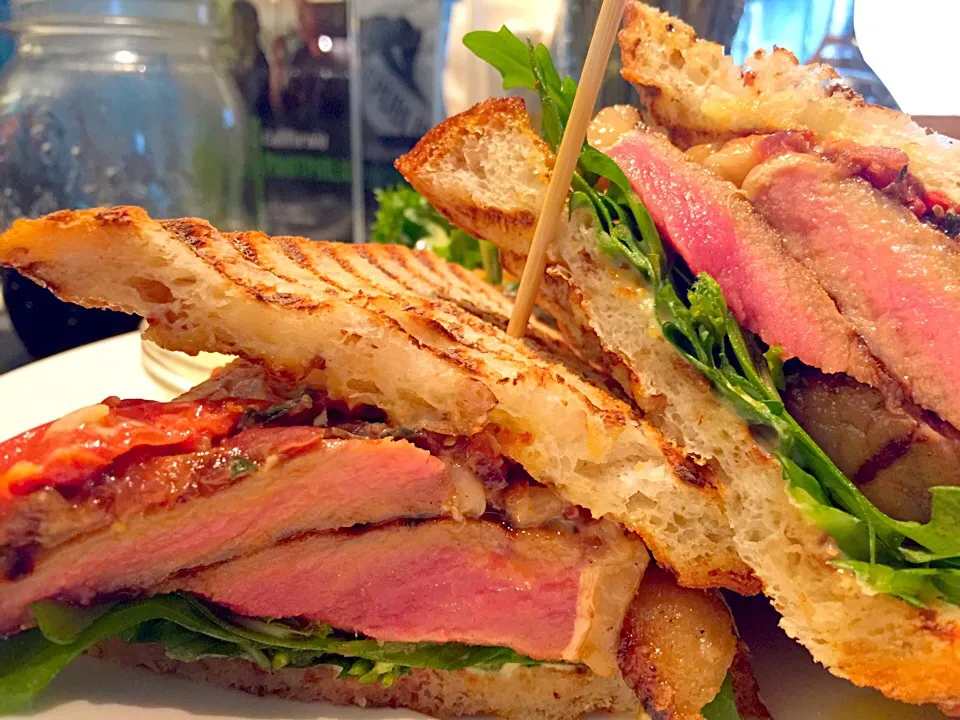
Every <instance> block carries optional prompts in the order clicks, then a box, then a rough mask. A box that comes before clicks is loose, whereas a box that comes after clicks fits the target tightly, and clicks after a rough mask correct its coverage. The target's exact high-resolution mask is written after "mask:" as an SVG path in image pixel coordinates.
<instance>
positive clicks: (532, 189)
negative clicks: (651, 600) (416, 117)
mask: <svg viewBox="0 0 960 720" xmlns="http://www.w3.org/2000/svg"><path fill="white" fill-rule="evenodd" d="M465 42H466V43H467V44H468V45H469V46H470V47H471V48H472V49H473V50H474V52H476V53H477V54H478V55H480V56H481V57H483V58H484V59H487V60H488V61H489V62H491V63H492V64H494V65H495V66H496V67H497V68H498V69H499V70H501V72H502V73H503V74H504V79H505V86H506V87H516V86H526V87H529V88H531V89H534V90H536V91H537V92H539V93H540V95H541V100H542V101H543V117H544V121H543V127H542V136H541V135H540V134H538V133H536V132H534V131H533V130H532V129H531V127H530V125H529V121H528V119H527V116H526V113H525V111H524V107H523V104H522V103H521V102H520V101H519V100H516V99H500V100H491V101H488V102H486V103H483V104H481V105H479V106H477V107H476V108H474V109H472V110H470V111H468V112H466V113H464V114H463V115H461V116H459V117H456V118H452V119H450V120H448V121H446V122H445V123H443V124H441V125H440V126H439V127H437V128H435V129H434V130H433V131H431V133H430V134H428V135H427V136H426V137H425V138H424V139H423V141H422V142H421V143H420V145H419V146H418V147H417V148H416V149H415V150H414V151H413V152H411V153H410V154H409V155H408V156H406V157H405V158H403V159H401V161H400V162H399V163H398V167H399V169H400V170H401V171H402V172H403V174H404V175H405V176H406V177H407V179H408V180H409V181H410V182H411V183H412V184H413V186H414V187H415V188H417V189H418V190H419V191H420V192H421V193H422V194H424V195H425V196H426V197H427V199H428V200H429V201H430V202H431V203H432V204H433V205H434V206H435V207H437V208H438V209H439V210H440V211H441V212H443V213H444V214H446V215H447V216H448V217H449V218H450V219H451V220H452V221H453V222H454V223H455V224H457V225H458V226H459V227H460V228H462V229H463V230H465V231H467V232H469V233H471V234H472V235H474V236H476V237H478V238H482V239H485V240H490V241H493V242H494V243H496V244H497V245H498V246H499V247H500V248H501V257H502V258H503V260H504V262H505V265H506V266H507V268H508V269H510V270H512V271H513V272H514V273H516V272H518V271H519V270H520V268H522V266H523V263H524V258H525V255H526V253H527V250H528V247H529V244H530V240H531V236H532V228H533V227H534V225H535V223H536V219H537V213H538V209H539V207H540V205H541V203H542V201H543V198H544V195H545V192H546V183H547V179H548V178H549V176H550V172H551V167H552V163H553V159H554V152H555V150H556V148H557V146H558V141H559V137H560V136H561V135H562V132H563V128H564V124H565V122H566V118H567V116H568V115H569V107H570V100H571V98H572V90H573V89H574V88H575V84H574V83H573V82H572V81H570V80H569V79H567V80H563V81H561V79H560V78H559V77H558V76H557V74H556V71H555V70H553V68H552V66H551V65H550V64H549V58H548V56H547V55H546V53H545V52H543V50H542V49H536V48H532V47H528V46H527V45H526V44H524V43H523V42H521V41H520V40H518V39H517V38H515V37H514V36H512V35H511V34H510V33H509V32H508V31H507V30H506V29H503V30H501V31H500V32H498V33H489V32H484V33H474V34H472V35H470V36H468V37H467V38H466V39H465ZM620 44H621V51H622V56H623V63H624V67H623V75H624V77H626V78H627V79H628V80H630V81H631V82H632V83H633V84H634V85H635V87H636V89H637V90H638V92H639V94H640V99H641V103H642V108H643V111H642V113H641V111H639V110H637V109H634V108H628V107H617V108H609V109H606V110H604V111H602V112H601V113H600V114H599V115H598V116H597V118H596V119H595V121H594V123H593V125H592V127H591V130H590V133H589V138H588V143H586V144H585V145H584V146H583V148H582V151H581V153H580V157H579V162H578V172H577V174H576V175H575V177H574V181H573V184H572V188H571V193H570V196H569V203H568V205H569V207H568V212H569V217H568V218H567V217H566V216H565V219H564V221H563V224H562V230H561V232H560V233H559V236H558V237H557V238H556V240H555V242H554V243H553V244H552V245H551V246H550V248H549V250H548V257H547V266H546V271H545V275H544V277H543V283H542V285H541V292H540V298H539V302H540V303H541V304H542V305H543V306H544V307H545V308H547V309H548V310H549V311H550V312H551V313H552V314H553V316H554V317H555V318H556V319H557V322H558V323H559V326H560V328H561V329H562V332H563V334H564V336H565V337H566V338H567V339H568V340H569V341H571V342H572V343H573V344H574V345H575V346H576V347H578V348H579V350H580V351H581V352H582V353H583V354H584V356H585V357H587V358H588V359H589V360H590V361H591V362H592V363H593V364H595V365H596V366H598V367H602V368H604V370H605V371H606V372H607V373H609V374H610V376H611V377H614V378H616V380H617V381H618V382H619V384H620V385H621V387H622V388H623V390H624V391H625V392H626V393H628V394H629V395H630V396H631V397H632V398H633V399H634V401H635V402H636V404H637V405H638V406H639V407H640V408H641V409H642V411H643V412H644V416H645V419H647V420H648V421H649V422H650V423H651V424H653V425H654V426H655V427H657V429H659V430H660V431H661V432H662V433H663V435H664V437H665V438H667V439H668V440H669V441H670V442H672V443H673V444H674V446H675V447H676V448H677V449H678V450H679V451H680V452H681V453H682V454H683V455H684V456H685V457H688V458H690V459H691V461H692V462H695V463H698V464H701V465H702V466H704V467H708V468H710V470H711V472H712V473H713V477H715V478H716V481H717V483H718V486H719V487H720V489H721V496H722V499H723V503H724V509H725V513H726V517H727V518H728V521H729V523H730V526H731V527H732V530H733V537H734V547H735V549H736V551H737V552H738V554H739V556H740V558H741V559H742V560H743V561H744V562H745V563H746V564H747V565H748V566H749V567H750V568H751V569H752V570H753V571H754V572H755V573H756V575H757V577H758V578H759V580H760V582H761V583H762V586H763V590H764V592H765V593H766V594H767V595H769V596H770V598H771V599H772V600H773V603H774V605H775V606H776V607H777V609H778V610H779V611H780V612H781V614H782V616H783V620H782V625H783V627H784V628H785V629H786V630H787V632H788V633H789V634H790V635H792V636H793V637H795V638H797V639H798V640H799V641H800V642H802V643H803V644H804V645H805V646H806V647H807V648H808V649H809V650H810V652H811V653H812V654H813V656H814V658H815V659H817V660H818V661H820V662H821V663H823V664H824V665H826V666H827V667H828V668H829V669H830V670H831V671H832V672H834V673H835V674H837V675H839V676H841V677H844V678H848V679H850V680H852V681H853V682H855V683H857V684H860V685H867V686H873V687H876V688H879V689H880V690H881V691H883V692H884V693H885V694H887V695H889V696H890V697H893V698H897V699H900V700H904V701H906V702H913V703H927V702H933V703H938V704H939V705H940V706H941V708H942V709H943V710H944V711H946V712H948V713H957V712H960V608H958V605H960V488H957V487H956V486H957V485H960V465H958V463H957V459H958V457H960V444H958V442H960V433H958V428H960V405H958V402H960V386H958V384H957V383H958V381H960V375H958V372H960V363H958V361H957V349H958V348H960V248H958V246H957V240H956V236H957V234H958V230H960V213H958V210H957V205H958V203H960V180H958V177H960V176H958V172H957V167H958V162H960V148H958V147H957V145H955V144H953V143H952V142H951V141H949V140H946V139H945V138H942V137H940V136H936V135H931V134H929V133H927V132H926V131H924V130H923V129H921V128H920V127H918V126H917V125H915V124H914V123H913V122H912V121H911V120H910V118H909V117H906V116H904V115H902V114H900V113H897V112H893V111H890V110H887V109H883V108H879V107H874V106H870V105H866V104H865V103H864V102H863V101H862V100H861V99H860V98H859V97H858V96H857V95H856V94H854V93H853V92H851V91H850V90H849V89H846V88H844V87H842V86H841V85H839V84H837V82H836V80H837V76H836V74H835V73H834V72H833V71H832V70H831V69H830V68H827V67H824V66H800V65H798V63H797V61H796V59H795V58H794V57H793V56H792V55H791V54H790V53H788V52H786V51H784V50H776V51H774V52H773V53H772V54H769V55H768V54H764V53H763V52H758V53H757V54H755V55H754V56H753V57H752V58H751V59H750V61H749V65H748V66H744V67H738V66H736V65H734V63H733V62H732V61H731V60H730V59H729V58H728V57H725V56H724V55H723V50H722V48H721V47H720V46H718V45H715V44H713V43H710V42H705V41H703V40H699V39H697V37H696V35H695V34H694V32H693V31H692V29H691V28H689V27H688V26H686V25H685V24H684V23H682V22H681V21H679V20H677V19H675V18H671V17H669V16H668V15H665V14H663V13H660V12H658V11H655V10H653V9H651V8H649V7H647V6H646V5H643V4H641V3H638V2H634V3H630V4H628V12H627V18H626V21H625V26H624V29H623V30H622V32H621V34H620Z"/></svg>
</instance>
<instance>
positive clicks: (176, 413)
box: [0, 398, 268, 499]
mask: <svg viewBox="0 0 960 720" xmlns="http://www.w3.org/2000/svg"><path fill="white" fill-rule="evenodd" d="M267 404H268V403H266V402H263V401H259V400H240V399H228V400H217V401H208V400H200V401H192V400H191V401H176V402H168V403H163V402H154V401H151V400H119V399H117V398H107V399H106V400H104V401H103V402H102V403H100V404H99V405H92V406H90V407H87V408H82V409H80V410H77V411H76V412H73V413H70V414H69V415H66V416H65V417H63V418H61V419H60V420H56V421H54V422H52V423H47V424H46V425H41V426H40V427H37V428H34V429H33V430H28V431H27V432H25V433H23V434H21V435H18V436H17V437H15V438H12V439H10V440H7V441H6V442H4V443H0V499H2V497H3V496H4V495H6V496H10V495H26V494H28V493H30V492H33V491H35V490H38V489H40V488H43V487H51V486H58V487H61V486H62V487H79V486H81V485H83V483H84V482H85V481H86V480H87V479H88V478H90V477H91V476H92V475H93V474H94V473H96V472H98V471H100V470H102V469H104V468H105V467H107V466H108V465H109V464H110V463H112V462H114V461H115V460H117V459H118V458H120V457H122V456H123V455H125V454H127V453H128V452H130V451H132V450H134V449H137V448H147V447H153V448H168V449H173V450H175V451H176V452H192V451H195V450H200V449H203V448H205V447H209V446H210V445H211V444H212V443H213V442H214V441H216V440H218V439H219V438H222V437H224V436H225V435H227V434H229V433H230V432H231V431H232V430H233V429H234V427H235V426H236V424H237V422H238V421H239V420H240V417H241V416H242V415H243V412H244V410H246V409H248V408H256V409H262V408H263V407H264V406H266V405H267Z"/></svg>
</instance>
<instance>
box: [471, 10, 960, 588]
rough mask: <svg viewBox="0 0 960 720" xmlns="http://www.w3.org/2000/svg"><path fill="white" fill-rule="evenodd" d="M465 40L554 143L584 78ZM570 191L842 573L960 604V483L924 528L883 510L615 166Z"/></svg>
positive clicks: (520, 46) (511, 44)
mask: <svg viewBox="0 0 960 720" xmlns="http://www.w3.org/2000/svg"><path fill="white" fill-rule="evenodd" d="M468 38H469V40H468V39H467V38H465V44H466V45H467V47H468V48H470V49H471V50H473V51H474V52H475V53H476V54H477V55H478V56H479V57H480V58H482V59H484V60H487V61H488V62H490V63H491V64H492V65H493V66H494V67H496V68H497V69H498V70H500V71H501V73H504V75H505V86H507V82H506V80H507V78H506V73H505V70H509V72H510V83H509V86H510V87H526V88H530V89H533V90H535V91H536V92H537V93H538V95H539V96H540V100H541V103H542V105H543V108H544V112H543V120H542V127H541V134H542V135H543V136H544V139H546V140H547V142H548V143H549V144H550V145H551V146H553V147H554V148H556V147H558V146H559V143H560V138H561V137H562V134H563V129H564V127H565V125H566V122H567V119H568V117H569V108H570V107H571V105H572V99H573V96H574V95H575V93H576V87H577V85H576V82H575V81H573V80H572V79H570V78H564V79H563V80H561V79H560V78H559V76H558V74H557V72H556V69H555V68H554V67H553V63H552V61H551V60H550V54H549V52H548V51H547V49H546V48H545V47H543V46H542V45H539V46H537V47H533V46H532V45H531V44H530V43H526V44H524V43H523V42H522V41H521V40H520V39H519V38H517V37H516V36H515V35H513V34H512V33H511V32H510V31H509V30H508V29H507V28H506V27H503V28H501V29H500V31H499V32H496V33H484V32H478V33H471V35H470V36H468ZM524 49H525V51H526V58H524ZM505 54H506V55H509V60H510V63H509V66H507V65H506V64H505V61H504V60H503V55H505ZM524 63H525V64H526V65H525V67H524ZM601 181H603V182H601ZM601 187H603V188H604V189H600V188H601ZM571 191H572V192H571V195H570V199H569V203H568V206H569V212H570V213H574V212H588V213H589V214H590V216H591V219H592V221H593V226H594V228H595V230H596V240H597V243H598V245H599V247H600V248H601V249H602V250H604V252H606V253H607V254H608V255H611V256H613V257H617V258H624V259H626V261H627V262H628V263H629V264H630V265H632V266H633V267H635V268H636V269H637V271H639V273H640V275H641V276H642V278H643V279H644V280H645V281H646V282H648V283H649V284H650V286H651V289H652V292H653V296H654V305H655V310H656V316H657V319H658V322H659V324H660V329H661V331H662V332H663V335H664V337H665V338H666V339H667V340H668V341H669V342H670V343H671V344H673V345H674V347H675V348H676V349H677V351H678V352H679V353H680V354H681V355H682V356H683V357H684V358H685V359H686V360H687V361H688V362H690V363H691V364H692V365H694V366H695V367H696V368H697V369H698V370H700V372H701V373H703V374H704V375H705V376H706V377H707V378H708V379H709V380H710V382H711V383H712V384H713V386H714V388H715V389H716V391H717V392H718V393H719V394H720V395H721V396H723V397H724V398H726V399H727V400H728V401H729V402H730V403H731V404H732V405H733V407H734V408H735V409H736V410H737V412H738V413H739V414H740V415H741V417H743V418H744V419H745V420H746V421H747V422H748V423H750V424H752V425H756V426H765V427H767V428H770V429H771V430H773V431H774V433H773V434H774V435H775V447H774V448H773V451H774V455H775V456H776V457H777V459H778V460H779V462H780V464H781V466H782V468H783V475H784V479H785V481H786V482H787V486H788V491H789V492H790V494H791V497H792V498H793V499H794V502H796V503H797V505H798V506H799V507H801V508H802V509H803V510H804V511H805V512H806V513H807V515H808V516H809V517H810V518H811V519H812V520H813V521H814V522H815V523H816V524H817V525H818V526H819V527H820V528H821V529H823V530H824V532H826V533H828V534H829V535H830V536H831V537H833V538H834V540H835V541H836V542H837V545H838V547H839V548H840V549H841V550H842V552H843V553H844V554H845V555H846V559H845V560H843V561H838V562H837V563H836V564H837V566H838V567H844V568H845V569H847V570H850V571H853V572H856V573H857V575H858V577H860V578H861V580H863V581H864V582H865V583H866V584H868V585H870V586H871V587H873V588H875V589H876V590H878V591H880V592H885V593H887V594H890V595H894V596H896V597H902V598H903V599H905V600H907V601H908V602H922V603H927V602H931V601H933V600H937V599H939V600H946V601H948V602H952V603H955V604H960V487H938V488H934V489H932V490H931V494H932V512H931V517H930V520H929V522H926V523H917V522H905V521H899V520H895V519H893V518H891V517H889V516H887V515H885V514H884V513H883V512H881V511H880V510H879V509H878V508H877V507H876V506H875V505H873V503H871V502H870V500H869V499H868V498H867V497H866V496H865V495H863V493H862V492H860V490H859V488H857V486H856V485H855V484H854V483H853V482H852V481H851V480H850V478H848V477H847V476H846V475H844V474H843V472H841V471H840V469H839V468H837V466H836V465H835V464H834V463H833V461H832V460H831V459H830V458H829V457H827V455H826V453H824V452H823V450H821V449H820V447H819V446H818V445H817V444H816V443H815V442H814V441H813V439H812V438H811V437H810V436H809V435H808V434H807V433H806V431H804V430H803V428H802V427H800V425H799V424H798V423H797V422H796V420H794V418H793V417H791V416H790V414H789V413H788V412H787V411H786V409H785V407H784V404H783V400H782V398H781V397H780V392H781V391H782V390H783V388H784V378H783V363H782V360H781V358H780V355H781V353H782V348H779V347H772V348H769V349H768V350H767V351H766V352H761V350H760V348H759V347H758V345H759V343H758V341H757V340H756V339H755V338H754V337H753V336H752V335H750V334H749V333H745V332H744V331H743V330H742V329H741V327H740V325H739V323H738V322H737V320H736V318H734V316H733V314H732V313H731V312H730V311H729V309H728V307H727V304H726V301H725V299H724V296H723V292H722V290H721V288H720V286H719V285H718V284H717V282H716V281H715V280H714V279H713V278H711V277H710V276H709V275H706V274H701V275H700V276H699V277H698V278H697V279H696V280H695V281H693V282H692V283H691V281H690V279H688V278H687V277H685V276H683V275H681V273H680V271H679V270H677V269H676V268H672V267H671V265H670V263H669V259H668V257H667V254H666V252H665V250H664V247H663V242H662V240H661V238H660V235H659V233H658V232H657V229H656V226H655V225H654V224H653V221H652V219H651V218H650V215H649V213H648V212H647V211H646V209H645V208H644V207H643V204H642V203H641V202H640V199H639V198H638V197H637V195H636V193H634V192H633V189H632V187H631V186H630V182H629V180H628V178H627V177H626V175H625V174H624V172H623V171H622V170H621V169H620V167H619V166H618V165H617V164H616V162H614V161H613V160H612V159H611V158H609V157H607V156H606V155H604V154H603V153H601V152H599V151H598V150H596V149H594V148H592V147H590V146H589V145H588V144H587V143H584V145H583V146H582V148H581V151H580V155H579V158H578V172H577V173H575V174H574V176H573V181H572V183H571Z"/></svg>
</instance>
